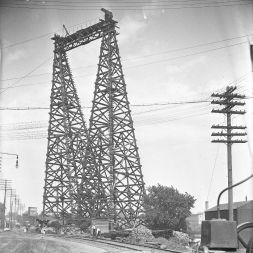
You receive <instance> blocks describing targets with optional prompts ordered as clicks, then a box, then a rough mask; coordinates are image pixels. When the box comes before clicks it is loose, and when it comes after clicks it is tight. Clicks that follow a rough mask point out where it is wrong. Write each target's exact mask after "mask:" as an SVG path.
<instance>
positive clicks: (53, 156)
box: [43, 50, 87, 218]
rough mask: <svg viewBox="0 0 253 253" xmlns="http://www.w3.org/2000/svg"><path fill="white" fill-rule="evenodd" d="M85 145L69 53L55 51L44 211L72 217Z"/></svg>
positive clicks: (74, 211)
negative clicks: (68, 58)
mask: <svg viewBox="0 0 253 253" xmlns="http://www.w3.org/2000/svg"><path fill="white" fill-rule="evenodd" d="M86 146H87V128H86V126H85V122H84V117H83V113H82V111H81V106H80V103H79V99H78V96H77V92H76V88H75V85H74V81H73V78H72V75H71V71H70V68H69V64H68V60H67V56H66V52H64V51H57V50H55V54H54V63H53V81H52V91H51V106H50V120H49V129H48V149H47V159H46V179H45V188H44V198H43V211H44V213H45V214H54V215H55V216H57V217H67V216H68V217H67V218H70V215H69V214H75V213H76V211H77V207H76V204H77V203H76V199H77V195H78V192H77V191H78V185H79V184H80V182H81V180H82V176H83V165H84V163H85V162H86V161H84V158H85V156H84V150H85V147H86Z"/></svg>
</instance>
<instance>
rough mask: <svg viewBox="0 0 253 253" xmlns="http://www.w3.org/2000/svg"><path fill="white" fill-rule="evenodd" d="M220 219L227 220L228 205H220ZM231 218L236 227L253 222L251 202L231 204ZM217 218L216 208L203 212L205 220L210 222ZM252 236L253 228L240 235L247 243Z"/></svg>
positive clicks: (252, 205) (252, 203) (252, 204)
mask: <svg viewBox="0 0 253 253" xmlns="http://www.w3.org/2000/svg"><path fill="white" fill-rule="evenodd" d="M220 217H221V219H226V220H229V214H228V204H227V203H226V204H220ZM233 217H234V221H236V222H237V225H239V224H242V223H244V222H253V200H249V201H240V202H234V203H233ZM217 218H218V212H217V206H215V207H212V208H210V209H208V210H207V211H205V220H212V219H217ZM252 234H253V228H248V229H245V230H244V231H242V232H241V233H240V235H241V237H242V238H243V239H244V241H246V242H247V241H248V240H249V239H250V238H251V237H252Z"/></svg>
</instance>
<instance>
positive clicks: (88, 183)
mask: <svg viewBox="0 0 253 253" xmlns="http://www.w3.org/2000/svg"><path fill="white" fill-rule="evenodd" d="M102 10H103V11H104V12H105V19H104V20H100V22H99V23H97V24H94V25H92V26H90V27H88V28H85V29H82V30H79V31H77V32H76V33H74V34H71V35H68V36H66V37H60V36H58V35H56V36H55V37H54V38H53V39H54V41H55V50H54V54H55V56H54V65H53V82H52V94H51V107H50V108H51V109H50V121H49V131H48V151H47V161H46V179H45V188H44V198H43V210H44V214H49V213H50V214H51V213H52V214H54V215H56V216H60V217H62V218H64V216H68V215H69V216H70V214H74V215H77V214H78V215H81V216H83V217H92V216H93V217H108V216H110V217H113V218H114V220H116V219H122V220H124V221H125V223H126V224H128V225H130V226H132V225H133V224H134V223H135V222H136V220H137V219H138V216H139V214H140V213H141V212H142V211H143V209H142V200H143V196H144V194H145V188H144V182H143V175H142V172H141V165H140V158H139V154H138V148H137V145H136V139H135V135H134V128H133V120H132V118H131V114H130V108H129V102H128V98H127V92H126V84H125V80H124V77H123V72H122V66H121V62H120V56H119V48H118V44H117V40H116V35H117V32H116V29H115V26H116V24H117V22H116V21H114V20H113V19H112V17H113V16H112V13H111V12H109V11H107V10H104V9H102ZM99 38H102V44H101V51H100V57H99V65H98V72H97V80H96V83H95V93H94V100H93V106H92V113H91V118H90V126H89V130H88V131H87V129H86V126H85V122H84V118H83V114H82V111H81V107H80V103H79V100H78V97H77V93H76V89H75V85H74V82H73V78H72V76H71V72H70V68H69V65H68V62H67V57H66V52H67V51H69V50H72V49H74V48H76V47H78V46H81V45H85V44H87V43H90V42H91V41H93V40H96V39H99Z"/></svg>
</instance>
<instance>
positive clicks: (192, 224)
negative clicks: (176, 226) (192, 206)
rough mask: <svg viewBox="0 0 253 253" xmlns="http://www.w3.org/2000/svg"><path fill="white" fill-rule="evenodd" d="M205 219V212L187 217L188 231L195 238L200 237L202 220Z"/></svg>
mask: <svg viewBox="0 0 253 253" xmlns="http://www.w3.org/2000/svg"><path fill="white" fill-rule="evenodd" d="M203 220H204V213H195V214H191V215H190V216H189V217H187V218H186V222H187V232H189V233H190V234H192V235H194V237H195V238H200V233H201V222H202V221H203Z"/></svg>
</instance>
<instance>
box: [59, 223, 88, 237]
mask: <svg viewBox="0 0 253 253" xmlns="http://www.w3.org/2000/svg"><path fill="white" fill-rule="evenodd" d="M62 233H64V234H65V235H79V234H82V233H83V232H82V231H81V229H80V228H79V227H77V226H76V225H74V224H70V225H65V226H63V227H62Z"/></svg>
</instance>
